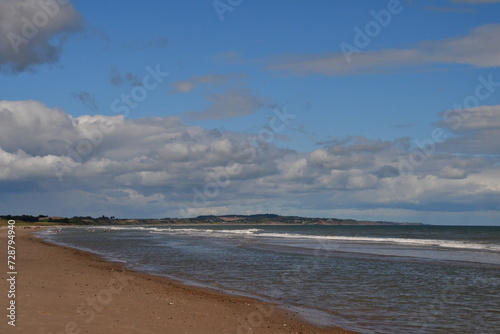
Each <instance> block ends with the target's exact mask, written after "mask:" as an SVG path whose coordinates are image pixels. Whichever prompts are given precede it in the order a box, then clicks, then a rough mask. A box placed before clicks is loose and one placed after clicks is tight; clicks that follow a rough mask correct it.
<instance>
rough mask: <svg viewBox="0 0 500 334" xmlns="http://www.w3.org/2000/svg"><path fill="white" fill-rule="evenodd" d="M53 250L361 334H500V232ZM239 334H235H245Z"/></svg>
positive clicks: (262, 233) (406, 232) (123, 241)
mask: <svg viewBox="0 0 500 334" xmlns="http://www.w3.org/2000/svg"><path fill="white" fill-rule="evenodd" d="M40 235H41V236H42V237H43V238H45V239H46V240H48V241H50V242H53V243H56V244H60V245H64V246H69V247H73V248H77V249H81V250H85V251H89V252H92V253H95V254H98V255H99V256H101V257H103V258H105V259H107V260H109V261H116V262H120V263H123V264H124V265H125V266H126V267H128V268H130V269H133V270H136V271H141V272H145V273H149V274H154V275H159V276H165V277H169V278H173V279H176V280H179V281H182V282H183V283H185V284H190V285H195V286H203V287H210V288H214V289H217V290H222V291H224V292H226V293H230V294H237V295H244V296H252V297H254V298H256V299H257V300H261V301H271V302H274V303H278V304H279V305H281V306H282V307H284V308H289V309H291V310H293V311H296V312H299V313H300V314H301V315H302V316H303V317H304V320H306V321H309V322H312V323H314V324H317V325H320V326H330V325H333V326H339V327H342V328H345V329H350V330H354V331H358V332H360V333H366V334H371V333H390V334H414V333H415V334H417V333H425V334H432V333H436V334H437V333H443V334H444V333H446V334H450V333H453V334H455V333H461V334H467V333H470V334H487V333H491V334H494V333H497V334H498V333H500V226H499V227H495V226H490V227H479V226H428V225H422V226H394V225H391V226H324V225H204V226H200V225H195V226H177V225H168V226H158V225H154V226H151V225H148V226H146V225H145V226H102V227H92V228H90V229H89V227H82V228H80V227H74V228H63V229H62V231H60V233H57V231H56V229H47V230H44V231H42V232H40ZM235 333H236V329H235Z"/></svg>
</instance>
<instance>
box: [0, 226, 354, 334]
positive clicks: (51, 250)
mask: <svg viewBox="0 0 500 334" xmlns="http://www.w3.org/2000/svg"><path fill="white" fill-rule="evenodd" d="M1 231H2V232H3V231H5V229H1ZM32 232H34V231H32V230H29V229H27V230H24V229H22V228H19V227H18V228H16V249H17V257H18V258H17V262H18V263H17V265H18V271H19V272H18V274H17V281H18V282H17V296H16V303H17V305H18V308H17V319H16V327H12V326H8V325H7V323H6V322H7V321H5V323H4V324H1V325H0V328H4V327H7V328H8V329H7V330H8V333H10V332H12V333H16V332H19V333H34V332H37V333H47V334H49V333H55V334H61V333H68V334H73V333H75V334H76V333H193V334H197V333H200V334H210V333H218V334H219V333H238V334H239V333H263V334H267V333H303V334H308V333H338V334H355V332H352V331H347V330H343V329H341V328H332V327H317V326H314V325H312V324H310V323H309V322H307V321H306V320H304V319H303V318H302V317H301V315H299V314H298V313H296V312H294V311H292V310H289V309H287V308H282V307H280V306H278V305H277V304H273V303H270V302H264V301H261V300H258V299H254V298H250V297H244V296H239V295H235V294H227V293H223V292H220V291H218V290H215V289H212V288H204V287H197V286H191V285H185V284H182V282H179V281H176V280H174V279H170V278H166V277H163V276H156V275H150V274H145V273H141V272H137V271H133V270H129V269H127V268H125V267H124V266H123V265H122V264H119V263H115V262H109V261H106V260H104V259H102V258H100V257H98V256H97V255H95V254H92V253H88V252H85V251H81V250H77V249H74V248H69V247H65V246H60V245H56V244H52V243H49V242H47V241H44V240H43V239H41V238H39V237H37V236H35V235H34V234H33V233H32ZM1 241H3V242H1V244H4V245H5V243H4V242H5V241H6V233H2V236H1ZM4 248H5V249H4ZM0 254H1V256H2V258H6V257H7V254H6V247H2V249H1V251H0ZM2 275H6V274H5V272H4V273H3V274H2ZM6 278H7V277H5V279H6ZM4 305H7V304H5V303H4V302H2V306H4ZM3 309H4V310H5V309H6V308H3ZM5 312H6V311H5ZM4 317H5V316H4Z"/></svg>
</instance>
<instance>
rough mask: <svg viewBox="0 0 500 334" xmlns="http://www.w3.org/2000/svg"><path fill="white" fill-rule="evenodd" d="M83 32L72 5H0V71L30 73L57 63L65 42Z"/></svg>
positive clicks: (28, 0)
mask: <svg viewBox="0 0 500 334" xmlns="http://www.w3.org/2000/svg"><path fill="white" fill-rule="evenodd" d="M81 29H82V20H81V17H80V15H79V14H78V12H77V11H76V10H75V9H74V8H73V5H72V4H71V3H68V4H64V5H60V4H59V2H58V1H55V0H54V1H32V0H1V1H0V71H3V72H7V73H18V72H22V71H26V70H33V69H34V68H35V67H36V66H38V65H42V64H50V63H55V62H56V61H57V60H58V59H59V55H60V53H61V51H62V45H63V42H64V40H65V39H66V38H67V37H68V35H71V34H73V33H75V32H77V31H79V30H81Z"/></svg>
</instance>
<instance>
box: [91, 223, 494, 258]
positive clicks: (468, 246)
mask: <svg viewBox="0 0 500 334" xmlns="http://www.w3.org/2000/svg"><path fill="white" fill-rule="evenodd" d="M100 228H104V229H108V230H118V231H120V230H129V231H134V230H135V231H149V232H150V233H161V234H174V235H175V234H176V235H192V236H207V237H230V238H234V237H238V236H239V237H251V238H273V239H289V240H292V239H293V240H316V241H329V242H336V241H337V242H340V243H362V244H365V245H366V244H389V245H396V246H397V245H401V246H416V247H442V248H453V249H464V250H477V251H480V250H487V251H495V252H500V245H498V244H491V243H485V244H481V243H474V242H468V241H460V240H442V239H411V238H385V237H359V236H332V235H311V234H295V233H268V232H265V230H264V229H258V228H248V229H234V230H232V229H231V230H229V229H223V230H218V229H201V228H170V227H167V228H164V227H144V226H107V227H100Z"/></svg>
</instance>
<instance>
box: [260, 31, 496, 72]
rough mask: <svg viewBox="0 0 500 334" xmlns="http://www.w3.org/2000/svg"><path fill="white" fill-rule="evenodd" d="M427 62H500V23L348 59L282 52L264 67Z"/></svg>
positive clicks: (351, 68) (366, 67)
mask: <svg viewBox="0 0 500 334" xmlns="http://www.w3.org/2000/svg"><path fill="white" fill-rule="evenodd" d="M350 44H352V43H350ZM431 64H462V65H469V66H475V67H498V66H500V24H489V25H484V26H480V27H477V28H475V29H473V30H472V31H471V32H469V34H467V35H465V36H460V37H454V38H449V39H445V40H441V41H428V42H422V43H419V44H417V45H416V46H415V47H414V48H410V49H382V50H366V51H361V52H360V53H357V54H356V53H354V54H352V55H351V57H350V61H347V59H346V58H345V57H344V55H343V54H342V53H341V52H340V51H339V52H332V53H325V54H312V55H306V56H296V55H288V56H282V57H281V58H280V59H279V60H276V61H273V62H271V63H270V64H269V66H268V67H269V69H271V70H274V71H285V72H290V73H293V74H297V75H308V74H323V75H329V76H338V75H350V74H359V73H374V72H381V71H389V70H394V69H399V68H404V67H411V66H417V65H431Z"/></svg>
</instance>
